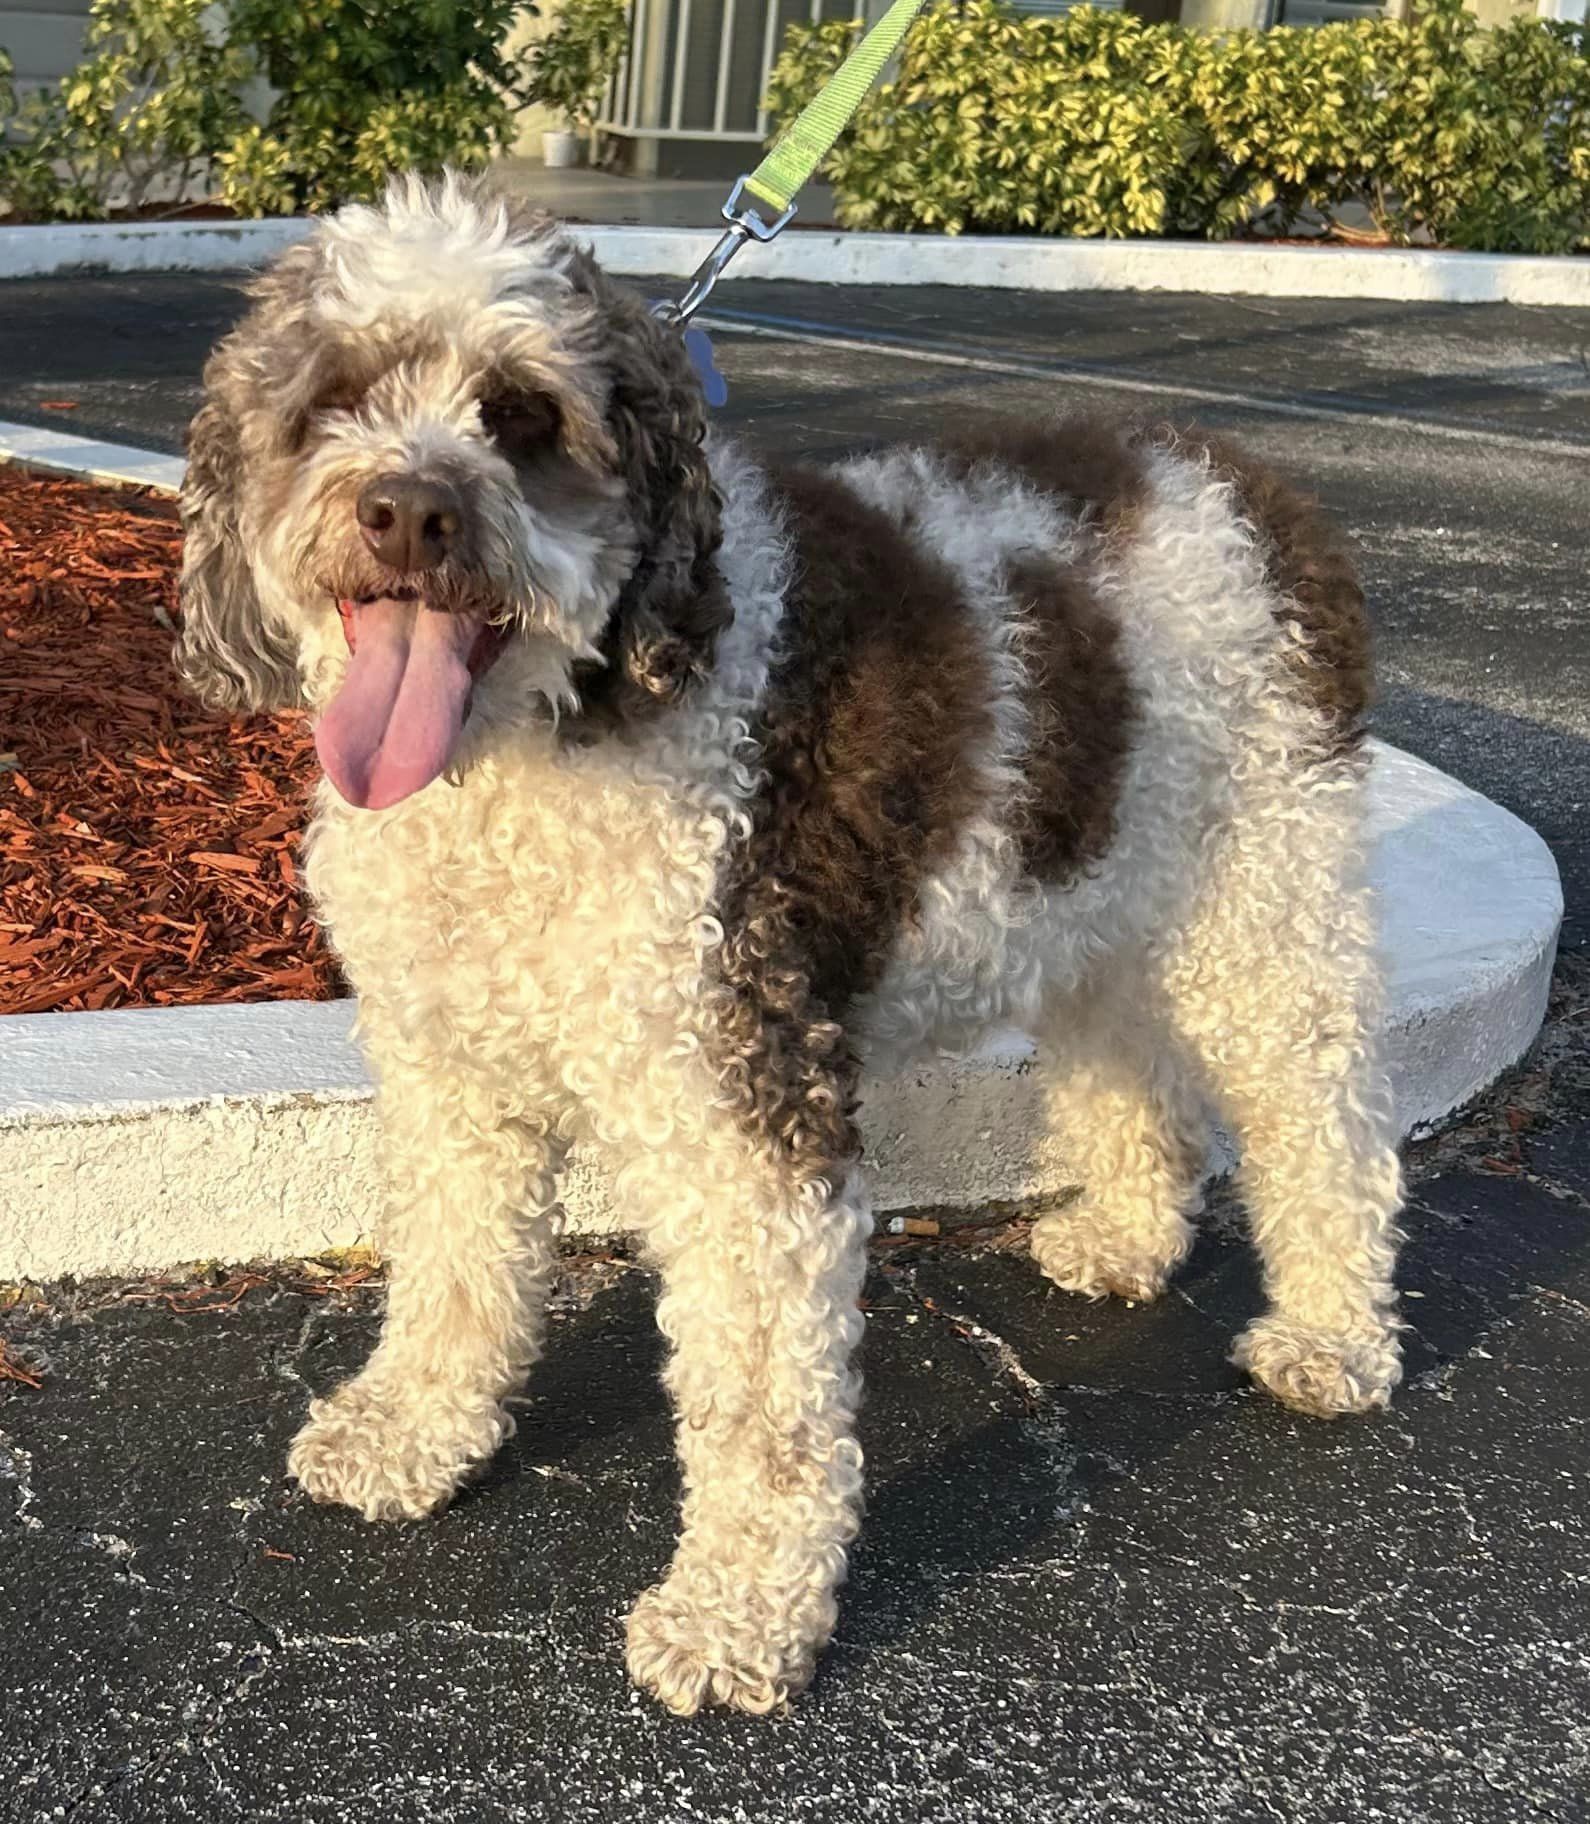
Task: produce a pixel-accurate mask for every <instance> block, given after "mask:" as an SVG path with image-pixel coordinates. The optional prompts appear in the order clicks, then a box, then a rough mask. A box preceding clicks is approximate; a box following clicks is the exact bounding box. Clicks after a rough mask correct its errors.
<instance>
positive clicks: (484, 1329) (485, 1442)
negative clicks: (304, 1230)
mask: <svg viewBox="0 0 1590 1824" xmlns="http://www.w3.org/2000/svg"><path fill="white" fill-rule="evenodd" d="M380 1114H381V1124H382V1130H383V1137H384V1152H385V1159H386V1164H387V1168H388V1173H389V1176H390V1180H391V1186H390V1202H389V1204H388V1209H387V1214H386V1220H385V1224H384V1227H383V1230H382V1236H381V1241H382V1251H383V1254H384V1255H385V1257H386V1261H387V1266H388V1291H387V1310H386V1321H385V1324H384V1325H383V1328H382V1331H381V1340H380V1342H379V1343H378V1345H377V1346H376V1349H375V1352H374V1354H373V1355H372V1356H371V1358H370V1360H369V1362H368V1363H367V1364H366V1366H365V1368H364V1369H363V1371H362V1372H361V1373H359V1374H358V1375H356V1376H355V1377H354V1378H353V1379H352V1380H351V1381H346V1382H344V1383H343V1385H342V1386H341V1387H339V1388H338V1389H337V1390H336V1391H335V1392H334V1393H333V1394H331V1395H330V1396H329V1397H328V1398H325V1399H319V1400H315V1401H314V1402H313V1403H312V1404H311V1406H310V1418H309V1422H308V1424H307V1425H305V1426H304V1428H303V1430H302V1431H300V1432H299V1434H298V1436H297V1438H296V1439H294V1441H293V1446H292V1450H291V1453H290V1454H289V1457H288V1468H289V1469H290V1470H291V1472H292V1474H293V1475H294V1476H296V1477H297V1478H298V1480H299V1481H300V1482H301V1483H302V1484H303V1486H304V1487H305V1488H306V1489H307V1490H308V1492H309V1493H310V1494H311V1495H313V1496H314V1498H315V1499H316V1500H317V1501H337V1502H343V1503H345V1504H346V1505H347V1506H349V1507H352V1508H356V1509H357V1510H358V1511H359V1512H360V1513H361V1514H363V1515H364V1517H365V1518H366V1519H367V1520H399V1519H417V1518H419V1517H420V1516H421V1515H423V1514H427V1513H430V1512H431V1511H432V1510H433V1509H435V1508H438V1507H440V1506H442V1505H443V1503H444V1502H446V1501H447V1500H448V1499H449V1497H450V1496H451V1495H452V1494H453V1492H454V1490H455V1489H456V1488H457V1487H458V1485H459V1483H460V1482H461V1481H462V1480H463V1479H464V1477H465V1476H466V1475H468V1473H469V1472H470V1471H471V1470H472V1469H474V1468H476V1467H478V1466H479V1465H480V1464H482V1463H484V1462H485V1461H486V1459H487V1458H489V1457H490V1456H491V1455H492V1453H493V1452H494V1451H495V1450H496V1449H497V1446H498V1445H499V1444H500V1443H501V1442H502V1440H503V1439H504V1437H506V1436H507V1435H508V1433H509V1431H510V1430H511V1429H512V1420H511V1419H510V1418H509V1417H508V1415H507V1413H506V1412H505V1410H504V1408H503V1404H502V1402H503V1400H504V1398H505V1397H506V1396H507V1395H508V1394H510V1393H512V1392H514V1391H515V1390H516V1389H517V1388H518V1387H519V1386H520V1385H521V1384H522V1382H523V1380H524V1376H525V1373H526V1371H527V1370H528V1369H529V1367H530V1364H531V1363H532V1362H533V1361H534V1359H535V1358H536V1356H537V1355H538V1354H539V1353H540V1349H541V1336H542V1322H543V1312H544V1307H545V1303H546V1295H547V1291H548V1289H549V1287H550V1284H551V1281H552V1275H553V1268H554V1249H553V1223H552V1211H553V1208H554V1204H555V1199H556V1195H557V1189H556V1177H557V1171H558V1168H559V1166H560V1165H561V1164H562V1157H563V1148H562V1145H561V1143H560V1142H559V1141H558V1140H557V1139H556V1137H555V1136H554V1135H553V1134H552V1132H551V1131H550V1123H549V1122H546V1121H536V1120H523V1119H519V1120H514V1121H511V1122H505V1121H503V1120H502V1118H501V1116H500V1115H499V1114H497V1113H496V1112H495V1111H494V1110H493V1109H492V1107H491V1105H490V1098H489V1097H488V1096H487V1094H486V1092H485V1091H484V1089H482V1088H480V1087H478V1086H476V1085H474V1084H472V1083H470V1082H468V1081H462V1080H459V1079H457V1078H449V1077H446V1076H442V1077H429V1078H428V1077H423V1076H421V1075H419V1074H418V1073H416V1074H415V1075H414V1076H413V1077H412V1078H409V1077H408V1076H406V1075H405V1074H404V1073H401V1072H392V1071H387V1072H384V1073H383V1080H382V1088H381V1097H380Z"/></svg>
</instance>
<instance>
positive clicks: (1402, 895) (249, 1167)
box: [0, 745, 1562, 1279]
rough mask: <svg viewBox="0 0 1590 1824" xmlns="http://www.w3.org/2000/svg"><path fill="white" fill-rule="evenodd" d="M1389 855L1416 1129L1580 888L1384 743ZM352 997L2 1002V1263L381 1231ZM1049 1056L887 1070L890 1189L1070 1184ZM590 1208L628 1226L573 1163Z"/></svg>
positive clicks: (1521, 1034)
mask: <svg viewBox="0 0 1590 1824" xmlns="http://www.w3.org/2000/svg"><path fill="white" fill-rule="evenodd" d="M1371 780H1372V787H1371V789H1372V825H1371V835H1372V839H1373V854H1372V868H1373V874H1374V878H1375V881H1376V884H1377V887H1378V889H1379V893H1380V905H1381V920H1382V946H1383V951H1384V955H1385V961H1386V968H1387V984H1388V1004H1387V1014H1386V1025H1385V1046H1386V1052H1387V1056H1388V1061H1389V1064H1390V1068H1391V1073H1392V1079H1393V1084H1394V1087H1395V1091H1396V1096H1397V1107H1398V1115H1399V1119H1400V1121H1401V1125H1402V1127H1403V1129H1404V1131H1411V1130H1414V1129H1418V1128H1422V1127H1427V1126H1429V1125H1430V1124H1432V1123H1434V1122H1436V1121H1438V1120H1440V1119H1441V1117H1442V1116H1444V1115H1446V1114H1448V1113H1449V1112H1450V1111H1451V1110H1452V1109H1454V1108H1456V1107H1457V1106H1459V1105H1460V1104H1462V1103H1463V1102H1464V1101H1466V1100H1467V1099H1469V1098H1470V1097H1471V1096H1473V1095H1475V1094H1476V1093H1477V1092H1478V1091H1479V1090H1481V1089H1482V1088H1484V1087H1485V1085H1486V1084H1488V1083H1490V1082H1491V1081H1493V1080H1494V1078H1495V1077H1496V1076H1497V1075H1498V1074H1499V1073H1500V1072H1501V1071H1503V1070H1505V1069H1506V1068H1507V1067H1508V1066H1509V1065H1510V1064H1512V1063H1514V1062H1515V1061H1516V1060H1517V1059H1518V1058H1519V1057H1520V1056H1521V1055H1522V1054H1523V1052H1524V1051H1525V1050H1526V1049H1527V1047H1528V1046H1529V1044H1530V1042H1531V1040H1532V1039H1533V1038H1534V1036H1535V1034H1536V1032H1537V1031H1538V1030H1539V1027H1540V1023H1541V1020H1542V1018H1543V1017H1544V1014H1545V1008H1546V996H1547V992H1548V988H1549V984H1550V978H1551V969H1552V962H1553V959H1554V956H1555V953H1556V939H1557V928H1558V925H1559V923H1560V921H1561V916H1562V891H1561V886H1560V884H1559V881H1558V877H1557V869H1556V864H1555V863H1554V861H1553V860H1552V856H1551V852H1550V851H1549V850H1548V849H1547V847H1546V845H1545V843H1544V842H1542V841H1541V839H1540V838H1539V837H1538V836H1537V835H1536V834H1535V833H1534V831H1533V830H1531V829H1530V828H1529V827H1528V826H1527V825H1526V824H1524V823H1521V822H1520V821H1519V820H1518V819H1517V818H1516V817H1514V816H1513V815H1512V814H1511V813H1510V812H1507V811H1504V810H1502V809H1501V808H1500V807H1499V806H1497V805H1495V804H1492V803H1490V802H1489V800H1487V799H1484V798H1482V797H1480V796H1479V795H1478V794H1477V793H1475V792H1472V791H1470V790H1468V788H1467V787H1465V786H1462V785H1460V784H1458V782H1457V781H1456V780H1454V779H1451V778H1448V777H1447V776H1446V775H1445V774H1443V773H1439V772H1437V771H1436V770H1435V769H1434V768H1433V767H1429V766H1426V765H1425V764H1424V763H1423V762H1422V761H1419V760H1415V759H1413V758H1412V757H1411V756H1410V755H1407V754H1403V753H1400V752H1398V751H1397V750H1396V749H1395V748H1388V747H1384V746H1380V745H1377V746H1376V747H1375V750H1374V764H1373V769H1372V774H1371ZM352 1021H353V1007H352V1005H351V1003H348V1002H336V1003H330V1004H327V1003H319V1004H315V1003H302V1002H300V1003H278V1004H275V1005H269V1006H257V1007H196V1008H179V1009H160V1010H144V1011H127V1012H120V1013H78V1014H37V1015H21V1016H16V1017H13V1018H10V1019H0V1184H3V1185H4V1186H5V1187H6V1196H7V1202H8V1205H9V1209H8V1220H7V1221H6V1222H5V1224H4V1229H3V1232H0V1279H18V1278H33V1279H53V1278H57V1277H59V1276H61V1275H64V1274H78V1275H90V1274H96V1273H122V1272H134V1271H140V1270H147V1269H152V1268H160V1267H167V1266H171V1265H174V1264H176V1263H179V1262H185V1261H191V1260H215V1259H221V1260H241V1259H247V1258H251V1257H259V1256H277V1257H288V1256H293V1255H298V1254H305V1253H314V1252H317V1251H319V1250H321V1249H324V1248H326V1247H329V1246H335V1245H345V1244H350V1243H354V1242H357V1241H359V1240H362V1239H367V1238H368V1237H369V1235H370V1233H371V1230H372V1226H373V1224H374V1221H375V1215H376V1211H377V1209H378V1207H379V1202H380V1191H379V1173H378V1169H377V1159H376V1122H375V1115H374V1109H373V1106H372V1102H371V1090H370V1085H369V1079H368V1077H367V1075H366V1073H365V1070H364V1067H363V1063H362V1061H361V1059H360V1057H359V1053H358V1051H357V1049H356V1047H355V1045H354V1044H353V1042H352V1039H351V1036H350V1034H351V1026H352ZM1031 1055H1032V1051H1031V1046H1030V1044H1029V1042H1028V1041H1027V1040H1026V1039H1024V1038H1023V1037H1021V1036H1020V1035H1019V1034H1015V1033H1007V1034H1004V1035H1001V1036H1000V1037H999V1038H997V1039H996V1040H994V1041H993V1042H992V1043H991V1044H990V1045H989V1046H988V1047H986V1048H985V1049H984V1050H983V1051H982V1052H981V1053H979V1054H978V1055H976V1056H974V1057H972V1058H969V1059H966V1060H962V1061H959V1062H953V1063H951V1062H934V1061H931V1060H930V1061H927V1062H924V1063H923V1064H922V1065H921V1066H920V1067H916V1068H913V1069H911V1070H908V1071H905V1072H902V1073H900V1074H898V1075H895V1076H891V1077H886V1078H880V1079H873V1080H869V1081H867V1082H866V1083H865V1084H864V1089H863V1095H864V1106H863V1110H862V1125H863V1128H864V1129H865V1132H866V1137H867V1149H868V1154H869V1158H870V1162H871V1173H872V1180H873V1185H874V1191H875V1195H876V1200H877V1204H878V1207H879V1208H880V1209H882V1210H890V1209H899V1208H902V1207H908V1206H916V1207H921V1206H924V1205H927V1206H949V1207H957V1206H958V1207H962V1208H970V1207H975V1206H978V1205H981V1204H984V1203H986V1202H988V1201H989V1200H991V1199H996V1198H1007V1199H1016V1200H1030V1199H1035V1198H1041V1197H1052V1196H1054V1195H1056V1194H1058V1193H1059V1192H1061V1191H1062V1190H1064V1189H1065V1188H1067V1187H1068V1186H1069V1185H1070V1184H1071V1183H1072V1182H1073V1181H1074V1180H1073V1178H1072V1176H1071V1174H1070V1172H1069V1170H1068V1167H1067V1164H1066V1156H1065V1147H1064V1141H1063V1137H1058V1138H1057V1137H1055V1136H1052V1135H1049V1134H1047V1133H1045V1132H1044V1129H1043V1124H1042V1121H1041V1118H1040V1109H1039V1099H1038V1093H1037V1082H1036V1078H1035V1075H1034V1073H1033V1072H1032V1071H1031V1070H1030V1069H1029V1063H1030V1059H1031ZM565 1203H566V1207H567V1211H568V1217H569V1226H570V1227H571V1228H572V1229H574V1230H576V1231H586V1232H597V1231H601V1230H611V1229H614V1228H623V1227H625V1226H627V1224H626V1221H625V1214H626V1213H625V1211H624V1210H623V1209H621V1208H619V1207H617V1206H616V1205H615V1203H614V1201H613V1199H612V1197H611V1194H610V1191H609V1188H608V1185H607V1183H606V1181H605V1179H604V1177H603V1176H602V1174H601V1172H600V1171H599V1170H598V1169H597V1167H596V1166H595V1165H594V1164H593V1162H591V1161H589V1160H584V1159H579V1158H576V1160H575V1161H574V1162H573V1163H572V1166H571V1171H570V1176H569V1181H568V1186H567V1193H566V1197H565Z"/></svg>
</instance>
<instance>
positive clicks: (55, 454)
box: [0, 420, 188, 494]
mask: <svg viewBox="0 0 1590 1824" xmlns="http://www.w3.org/2000/svg"><path fill="white" fill-rule="evenodd" d="M0 462H20V463H25V464H26V465H27V467H28V468H30V469H49V470H52V471H53V472H55V473H56V474H60V475H81V476H83V477H84V478H85V479H86V480H88V481H110V482H118V483H124V484H127V485H130V486H133V487H139V488H159V489H161V490H162V492H164V493H167V494H175V493H176V492H177V490H178V489H179V488H180V487H181V486H182V475H183V471H184V470H185V469H186V468H187V466H188V465H187V462H186V461H185V460H184V458H182V457H181V456H162V455H160V454H159V452H158V451H155V450H135V449H134V448H133V447H132V446H131V445H130V444H125V443H101V442H100V441H99V440H98V439H97V438H93V437H77V436H74V435H73V434H72V433H71V432H70V431H50V430H45V429H43V428H42V427H40V426H39V425H34V424H11V423H9V422H7V421H4V420H0Z"/></svg>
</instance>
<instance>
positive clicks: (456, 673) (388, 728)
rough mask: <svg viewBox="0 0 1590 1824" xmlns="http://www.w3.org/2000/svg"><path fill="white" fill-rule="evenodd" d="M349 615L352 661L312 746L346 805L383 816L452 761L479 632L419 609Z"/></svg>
mask: <svg viewBox="0 0 1590 1824" xmlns="http://www.w3.org/2000/svg"><path fill="white" fill-rule="evenodd" d="M351 613H352V616H353V626H352V628H351V629H350V632H351V636H352V644H353V654H352V656H351V658H350V659H349V660H348V670H347V675H346V676H345V677H344V679H343V682H342V688H341V690H339V691H338V692H337V694H336V696H335V697H333V698H332V700H331V702H330V704H329V705H328V706H327V708H326V712H325V714H324V715H323V716H322V717H321V718H320V723H319V726H318V727H317V728H316V729H315V746H316V748H317V749H318V750H319V753H320V764H321V765H322V766H323V767H324V768H325V769H326V776H327V777H328V778H329V779H330V780H331V783H332V784H333V785H334V786H335V787H336V788H337V790H338V791H339V792H341V794H342V795H343V797H344V798H346V799H347V800H348V802H349V803H350V804H357V805H360V806H362V807H363V808H364V809H365V810H369V811H384V810H385V809H386V808H387V806H388V805H392V804H396V803H397V802H398V801H399V799H402V798H407V797H408V796H409V794H410V793H411V792H417V791H418V790H419V789H420V787H421V786H422V785H429V784H430V782H431V781H432V780H433V779H434V778H435V777H436V775H437V774H438V773H439V772H441V770H442V769H443V767H445V766H446V765H447V762H448V760H449V759H450V758H451V757H452V752H453V749H454V747H455V746H457V744H458V735H459V730H460V729H462V727H463V725H464V710H465V706H466V705H467V703H468V700H469V685H470V675H469V653H470V648H471V647H472V646H473V645H474V643H475V636H476V635H477V634H478V633H479V632H480V622H479V621H478V620H476V619H475V618H474V617H473V616H472V615H466V614H442V613H439V612H437V611H435V610H433V609H429V608H426V607H425V606H424V605H423V604H422V603H419V602H395V601H389V600H382V601H375V602H363V603H360V604H358V605H356V606H354V607H353V608H352V610H351Z"/></svg>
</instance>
